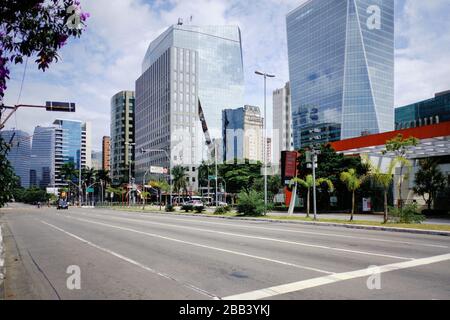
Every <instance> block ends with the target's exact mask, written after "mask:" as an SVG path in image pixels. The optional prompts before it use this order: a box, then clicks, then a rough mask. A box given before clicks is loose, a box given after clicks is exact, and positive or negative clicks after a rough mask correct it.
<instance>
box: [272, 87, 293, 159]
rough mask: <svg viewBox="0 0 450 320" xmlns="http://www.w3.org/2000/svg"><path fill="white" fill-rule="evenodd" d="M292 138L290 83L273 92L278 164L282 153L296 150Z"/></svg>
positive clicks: (274, 130)
mask: <svg viewBox="0 0 450 320" xmlns="http://www.w3.org/2000/svg"><path fill="white" fill-rule="evenodd" d="M292 138H293V136H292V111H291V90H290V85H289V82H288V83H286V85H285V86H284V87H283V88H281V89H277V90H275V91H274V92H273V143H272V149H273V152H274V156H275V159H274V161H276V163H277V164H278V163H279V162H280V161H281V152H282V151H291V150H292V149H293V148H294V142H293V139H292Z"/></svg>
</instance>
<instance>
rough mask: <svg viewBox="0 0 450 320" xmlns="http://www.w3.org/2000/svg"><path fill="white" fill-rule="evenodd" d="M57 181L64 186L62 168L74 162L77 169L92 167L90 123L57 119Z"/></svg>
mask: <svg viewBox="0 0 450 320" xmlns="http://www.w3.org/2000/svg"><path fill="white" fill-rule="evenodd" d="M53 125H54V126H55V182H56V186H57V187H59V186H64V185H65V184H66V183H65V182H64V181H63V180H62V179H61V176H60V168H61V167H62V166H63V165H64V164H65V163H73V164H74V165H75V169H77V170H78V169H80V167H81V168H86V167H89V168H90V167H91V165H92V163H91V150H90V144H91V143H90V139H91V137H90V123H88V122H87V123H82V122H81V121H76V120H55V122H54V123H53Z"/></svg>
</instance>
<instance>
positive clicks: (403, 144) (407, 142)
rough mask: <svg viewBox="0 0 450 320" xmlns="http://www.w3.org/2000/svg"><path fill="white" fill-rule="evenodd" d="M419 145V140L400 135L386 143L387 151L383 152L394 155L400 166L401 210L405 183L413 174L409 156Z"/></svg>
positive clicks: (399, 195)
mask: <svg viewBox="0 0 450 320" xmlns="http://www.w3.org/2000/svg"><path fill="white" fill-rule="evenodd" d="M418 144H419V140H418V139H417V138H414V137H409V138H404V137H403V135H402V134H399V135H397V137H395V138H393V139H391V140H388V141H387V142H386V150H384V151H383V154H384V155H386V154H389V153H391V154H393V155H394V160H395V162H396V164H397V165H399V166H400V175H399V182H398V197H399V199H398V207H399V208H400V209H401V208H402V207H403V196H402V189H403V183H404V181H405V180H407V179H408V177H409V173H410V172H411V168H412V166H411V162H410V161H409V160H408V158H407V154H408V151H409V150H410V149H411V148H412V147H415V146H417V145H418ZM405 170H406V172H405Z"/></svg>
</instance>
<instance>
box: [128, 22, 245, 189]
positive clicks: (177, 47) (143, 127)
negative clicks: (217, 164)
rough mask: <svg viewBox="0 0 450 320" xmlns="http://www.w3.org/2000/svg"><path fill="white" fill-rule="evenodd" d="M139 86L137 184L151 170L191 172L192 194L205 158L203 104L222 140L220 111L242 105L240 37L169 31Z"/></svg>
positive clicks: (151, 53)
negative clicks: (181, 169) (182, 170)
mask: <svg viewBox="0 0 450 320" xmlns="http://www.w3.org/2000/svg"><path fill="white" fill-rule="evenodd" d="M142 72H143V73H142V76H141V77H140V78H139V79H138V80H137V81H136V150H140V149H141V148H143V149H154V150H155V149H156V150H165V151H167V152H168V153H169V156H170V163H168V162H169V160H168V159H167V157H166V155H165V154H164V153H163V152H149V153H146V154H137V155H136V178H137V179H138V181H141V179H142V178H143V176H144V173H145V172H146V170H147V169H148V168H149V167H150V166H165V167H169V166H170V167H173V166H176V165H183V166H185V167H186V168H189V171H188V175H189V183H188V186H189V189H190V190H196V189H197V187H198V178H197V175H198V172H197V169H196V167H198V165H200V163H201V161H202V160H204V159H205V155H206V150H207V148H206V147H205V136H204V133H203V130H202V126H201V121H200V116H199V101H200V102H201V105H202V108H203V111H204V114H205V118H206V123H207V126H208V129H209V132H210V134H211V137H212V138H213V139H214V138H217V139H220V138H221V135H222V130H221V129H222V110H223V109H225V108H229V107H239V106H242V105H243V99H244V98H243V96H244V75H243V60H242V49H241V35H240V30H239V28H238V27H233V26H204V27H197V26H183V25H176V26H172V27H170V28H168V29H167V30H166V31H165V32H164V33H163V34H161V35H160V36H159V37H158V38H157V39H155V40H154V41H153V42H152V43H151V44H150V47H149V49H148V52H147V54H146V56H145V58H144V61H143V65H142Z"/></svg>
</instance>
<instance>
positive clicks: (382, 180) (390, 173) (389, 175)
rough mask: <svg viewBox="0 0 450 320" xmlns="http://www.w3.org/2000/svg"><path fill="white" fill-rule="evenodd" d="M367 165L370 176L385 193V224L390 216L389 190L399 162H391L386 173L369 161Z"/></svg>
mask: <svg viewBox="0 0 450 320" xmlns="http://www.w3.org/2000/svg"><path fill="white" fill-rule="evenodd" d="M367 164H368V166H369V174H370V175H371V176H372V178H373V180H374V181H375V183H377V184H379V185H380V186H381V187H382V188H383V192H384V223H387V222H388V219H389V217H388V214H389V204H388V193H389V188H390V187H391V185H392V182H393V181H394V173H395V167H396V165H397V162H396V160H395V159H393V160H392V161H391V163H390V164H389V167H388V169H387V171H386V172H383V171H382V170H381V169H380V168H378V167H376V166H374V165H373V163H372V162H371V161H370V160H368V161H367Z"/></svg>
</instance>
